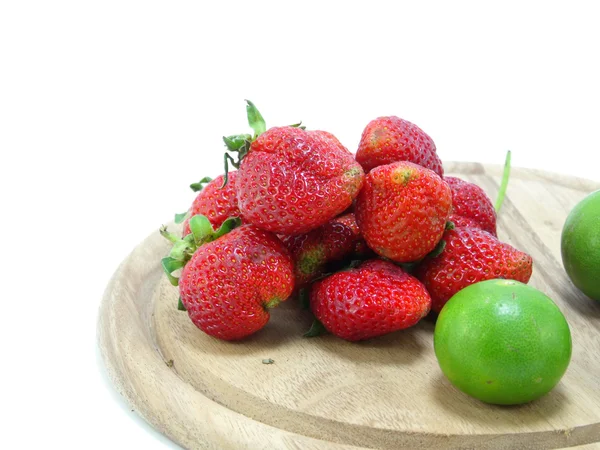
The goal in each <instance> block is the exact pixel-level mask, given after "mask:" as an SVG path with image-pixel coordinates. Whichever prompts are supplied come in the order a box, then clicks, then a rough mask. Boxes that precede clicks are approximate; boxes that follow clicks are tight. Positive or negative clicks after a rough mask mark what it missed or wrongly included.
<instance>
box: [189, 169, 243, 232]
mask: <svg viewBox="0 0 600 450" xmlns="http://www.w3.org/2000/svg"><path fill="white" fill-rule="evenodd" d="M236 179H237V171H234V172H229V182H228V183H227V184H226V185H225V187H223V188H221V187H222V186H223V175H219V176H218V177H217V178H215V179H214V180H212V181H211V182H209V183H208V184H207V185H206V186H204V189H202V190H201V191H200V192H199V193H198V195H197V196H196V198H195V199H194V202H193V203H192V206H191V208H190V210H189V213H188V218H187V219H186V220H185V222H184V223H183V236H185V235H187V234H189V233H190V224H189V222H190V219H189V218H190V217H192V216H195V215H196V214H202V215H203V216H206V217H207V218H208V220H210V223H211V224H212V226H213V227H214V228H215V229H217V228H219V227H220V226H221V224H222V223H223V222H225V220H227V219H228V218H230V217H241V213H240V210H239V208H238V201H237V195H236V189H235V180H236Z"/></svg>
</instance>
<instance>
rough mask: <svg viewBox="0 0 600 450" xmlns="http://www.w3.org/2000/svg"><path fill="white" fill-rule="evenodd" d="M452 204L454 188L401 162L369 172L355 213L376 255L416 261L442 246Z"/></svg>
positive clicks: (362, 231) (428, 171)
mask: <svg viewBox="0 0 600 450" xmlns="http://www.w3.org/2000/svg"><path fill="white" fill-rule="evenodd" d="M451 206H452V194H451V193H450V188H449V187H448V185H447V184H446V183H445V182H444V181H443V180H442V179H441V178H440V177H439V176H437V175H436V174H435V173H434V172H433V171H431V170H429V169H425V168H424V167H421V166H418V165H416V164H413V163H410V162H405V161H401V162H396V163H392V164H387V165H385V166H379V167H376V168H375V169H373V170H372V171H371V172H369V174H368V175H367V176H366V177H365V185H364V188H363V189H362V190H361V192H360V194H359V196H358V198H357V201H356V205H355V209H356V212H355V214H356V220H357V222H358V226H359V227H360V231H361V233H362V235H363V237H364V239H365V241H366V242H367V244H368V245H369V247H371V248H372V249H373V250H374V251H375V252H376V253H377V254H379V255H381V256H384V257H386V258H389V259H391V260H394V261H396V262H411V261H416V260H418V259H420V258H422V257H424V256H425V255H427V254H428V253H429V252H431V251H432V250H433V249H434V248H435V246H436V245H437V244H438V242H439V241H440V239H441V237H442V235H443V234H444V229H445V226H446V221H447V220H448V217H449V215H450V208H451Z"/></svg>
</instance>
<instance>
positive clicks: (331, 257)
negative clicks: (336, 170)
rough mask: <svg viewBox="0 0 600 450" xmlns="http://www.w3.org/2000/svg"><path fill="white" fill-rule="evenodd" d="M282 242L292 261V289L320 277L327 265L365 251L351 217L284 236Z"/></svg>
mask: <svg viewBox="0 0 600 450" xmlns="http://www.w3.org/2000/svg"><path fill="white" fill-rule="evenodd" d="M282 240H283V242H284V244H285V245H286V247H287V248H288V250H289V251H290V253H291V255H292V259H293V260H294V266H295V272H296V287H302V286H304V285H306V284H307V283H309V282H311V281H312V280H314V279H315V278H316V277H318V276H320V275H321V274H322V273H323V269H324V268H325V265H326V264H327V263H328V262H330V261H336V260H340V259H343V258H346V257H347V256H349V255H351V254H352V253H354V252H356V251H357V250H360V251H364V247H365V245H364V241H363V240H362V237H361V235H360V232H359V230H358V225H357V224H356V219H355V218H354V214H346V215H344V216H340V217H336V218H335V219H332V220H330V221H329V222H327V223H326V224H325V225H323V226H322V227H319V228H317V229H316V230H312V231H310V232H308V233H307V234H302V235H299V236H285V237H283V238H282ZM361 242H362V243H363V245H362V246H361Z"/></svg>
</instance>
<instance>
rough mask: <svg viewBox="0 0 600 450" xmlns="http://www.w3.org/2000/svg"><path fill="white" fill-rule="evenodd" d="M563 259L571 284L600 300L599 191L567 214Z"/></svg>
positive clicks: (562, 243)
mask: <svg viewBox="0 0 600 450" xmlns="http://www.w3.org/2000/svg"><path fill="white" fill-rule="evenodd" d="M560 248H561V254H562V261H563V265H564V267H565V271H566V272H567V275H568V276H569V278H570V279H571V281H572V282H573V284H574V285H575V286H576V287H577V288H578V289H579V290H580V291H581V292H583V293H584V294H585V295H587V296H588V297H590V298H592V299H594V300H598V301H600V190H599V191H596V192H592V193H591V194H589V195H588V196H587V197H585V198H584V199H583V200H581V201H580V202H579V203H578V204H577V205H576V206H575V207H574V208H573V209H572V210H571V212H570V213H569V215H568V216H567V220H566V221H565V224H564V226H563V230H562V235H561V247H560Z"/></svg>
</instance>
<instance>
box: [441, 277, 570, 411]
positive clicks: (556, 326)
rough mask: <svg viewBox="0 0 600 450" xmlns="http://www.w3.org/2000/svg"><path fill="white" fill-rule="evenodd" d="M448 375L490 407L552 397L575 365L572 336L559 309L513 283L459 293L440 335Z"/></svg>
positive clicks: (444, 317) (484, 283) (444, 316)
mask: <svg viewBox="0 0 600 450" xmlns="http://www.w3.org/2000/svg"><path fill="white" fill-rule="evenodd" d="M434 347H435V355H436V357H437V359H438V362H439V364H440V367H441V369H442V372H443V373H444V375H446V377H448V379H449V380H450V382H451V383H452V384H453V385H454V386H456V387H457V388H458V389H460V390H461V391H463V392H465V393H466V394H469V395H471V396H472V397H475V398H477V399H479V400H482V401H484V402H486V403H494V404H500V405H515V404H521V403H526V402H529V401H532V400H535V399H537V398H539V397H541V396H543V395H544V394H546V393H548V392H550V391H551V390H552V389H553V388H554V386H556V384H557V383H558V382H559V381H560V379H561V378H562V376H563V375H564V373H565V371H566V370H567V367H568V365H569V362H570V360H571V332H570V330H569V325H568V324H567V321H566V319H565V317H564V316H563V314H562V313H561V311H560V309H558V307H557V306H556V304H555V303H554V302H553V301H552V300H551V299H550V298H548V297H547V296H546V295H544V294H543V293H542V292H540V291H538V290H537V289H535V288H533V287H531V286H528V285H526V284H523V283H519V282H518V281H513V280H487V281H482V282H479V283H475V284H472V285H471V286H468V287H466V288H465V289H463V290H461V291H459V292H457V293H456V294H455V295H454V296H453V297H452V298H451V299H450V300H449V301H448V303H446V305H445V306H444V308H443V309H442V311H441V312H440V315H439V317H438V320H437V323H436V326H435V332H434Z"/></svg>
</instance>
